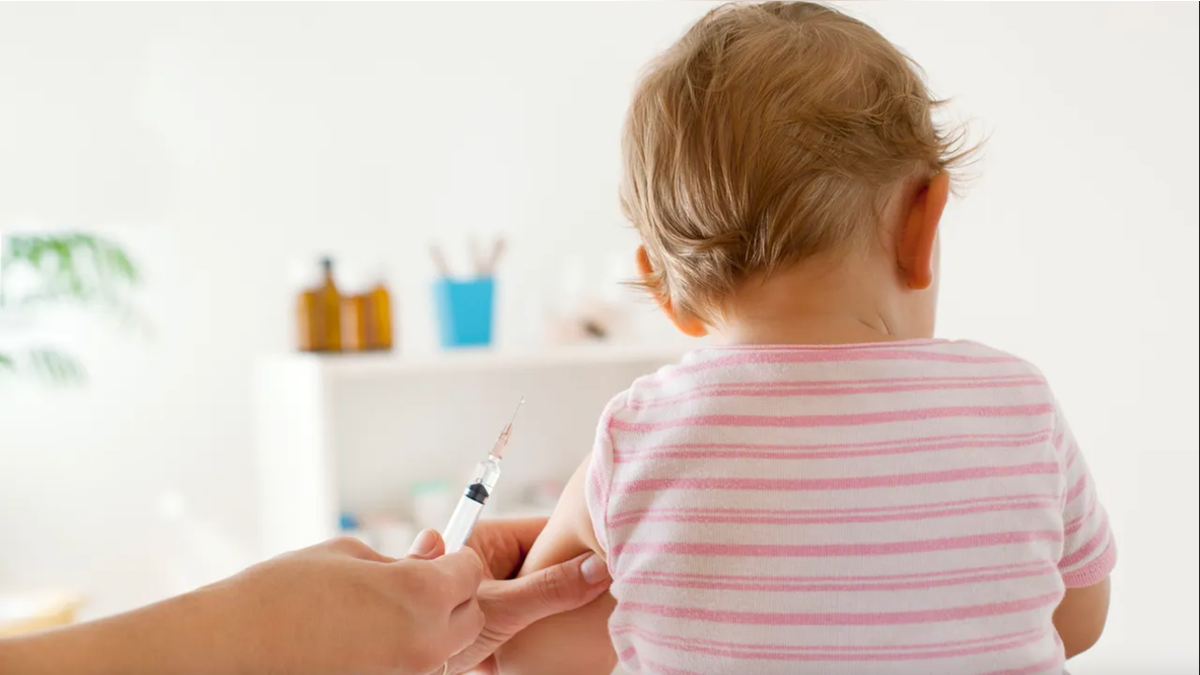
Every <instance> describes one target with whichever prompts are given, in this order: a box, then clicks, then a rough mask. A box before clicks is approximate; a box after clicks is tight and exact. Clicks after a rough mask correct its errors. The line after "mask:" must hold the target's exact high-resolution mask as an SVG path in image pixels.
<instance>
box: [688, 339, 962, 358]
mask: <svg viewBox="0 0 1200 675" xmlns="http://www.w3.org/2000/svg"><path fill="white" fill-rule="evenodd" d="M958 342H959V343H960V344H968V345H978V343H976V342H970V341H968V340H960V341H958ZM949 344H951V341H950V340H946V339H944V338H914V339H912V340H896V341H892V342H850V343H836V344H827V345H755V344H745V345H732V344H730V345H712V346H708V347H704V348H703V349H699V350H696V351H695V352H693V353H694V354H703V353H716V354H719V353H721V352H764V351H775V352H788V351H793V352H794V351H813V350H821V351H825V350H832V349H879V348H880V347H933V346H935V345H936V346H941V345H949Z"/></svg>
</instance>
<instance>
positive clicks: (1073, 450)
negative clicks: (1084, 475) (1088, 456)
mask: <svg viewBox="0 0 1200 675" xmlns="http://www.w3.org/2000/svg"><path fill="white" fill-rule="evenodd" d="M1078 456H1079V444H1078V443H1071V447H1070V448H1068V449H1067V463H1066V468H1067V469H1070V468H1071V466H1073V465H1074V464H1075V458H1076V457H1078Z"/></svg>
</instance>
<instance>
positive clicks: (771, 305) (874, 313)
mask: <svg viewBox="0 0 1200 675" xmlns="http://www.w3.org/2000/svg"><path fill="white" fill-rule="evenodd" d="M880 276H881V275H880V273H879V271H878V268H874V269H873V268H872V267H871V266H868V265H865V264H864V265H853V264H846V263H845V261H842V262H841V263H839V264H832V265H824V266H820V265H812V264H806V265H804V266H803V267H801V268H796V269H792V270H787V271H784V272H780V273H777V274H775V275H773V276H771V277H770V278H769V279H766V280H765V281H764V280H753V281H751V282H749V283H746V284H745V285H744V286H743V287H742V288H741V289H740V290H739V291H738V292H737V293H736V294H735V296H734V297H733V298H731V300H730V302H729V303H728V308H729V311H728V317H727V319H726V321H724V322H722V324H721V325H720V326H718V327H716V329H715V332H716V333H717V334H718V335H719V336H720V337H721V338H722V339H723V340H725V341H728V342H730V343H733V344H749V345H754V344H857V343H867V342H888V341H895V340H905V339H911V338H917V337H928V336H923V335H910V334H908V333H909V331H908V330H907V328H906V325H905V321H904V318H905V317H904V316H903V312H902V311H901V304H902V298H900V297H899V295H898V292H897V291H895V290H893V288H892V287H894V286H895V285H896V282H895V281H894V280H892V279H885V278H880Z"/></svg>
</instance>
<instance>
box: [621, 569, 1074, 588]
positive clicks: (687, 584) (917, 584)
mask: <svg viewBox="0 0 1200 675" xmlns="http://www.w3.org/2000/svg"><path fill="white" fill-rule="evenodd" d="M1046 574H1054V575H1057V574H1058V570H1057V569H1056V568H1055V567H1053V566H1050V567H1044V568H1042V569H1035V570H1025V571H1021V572H1009V573H1007V574H981V575H978V576H973V577H948V578H945V579H930V580H926V581H907V582H888V583H876V584H864V583H858V584H854V583H823V584H793V583H786V582H777V583H747V582H721V581H698V580H694V579H666V578H658V577H642V576H640V575H638V574H637V573H633V574H630V575H625V576H623V577H622V578H621V583H629V584H637V585H642V586H658V587H667V588H688V589H694V590H703V591H775V592H795V593H852V592H863V591H914V590H928V589H931V588H945V587H948V586H966V585H971V584H983V583H992V582H996V581H1010V580H1012V579H1025V578H1029V577H1040V576H1045V575H1046Z"/></svg>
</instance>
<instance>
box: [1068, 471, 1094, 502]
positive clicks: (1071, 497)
mask: <svg viewBox="0 0 1200 675" xmlns="http://www.w3.org/2000/svg"><path fill="white" fill-rule="evenodd" d="M1087 477H1088V475H1087V474H1086V473H1082V474H1080V475H1079V479H1078V480H1076V481H1075V484H1074V485H1072V486H1071V489H1070V491H1068V492H1067V494H1066V496H1064V497H1063V505H1064V506H1066V505H1068V504H1070V503H1071V502H1073V501H1075V498H1076V497H1078V496H1079V495H1081V494H1083V491H1084V490H1086V489H1087Z"/></svg>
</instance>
